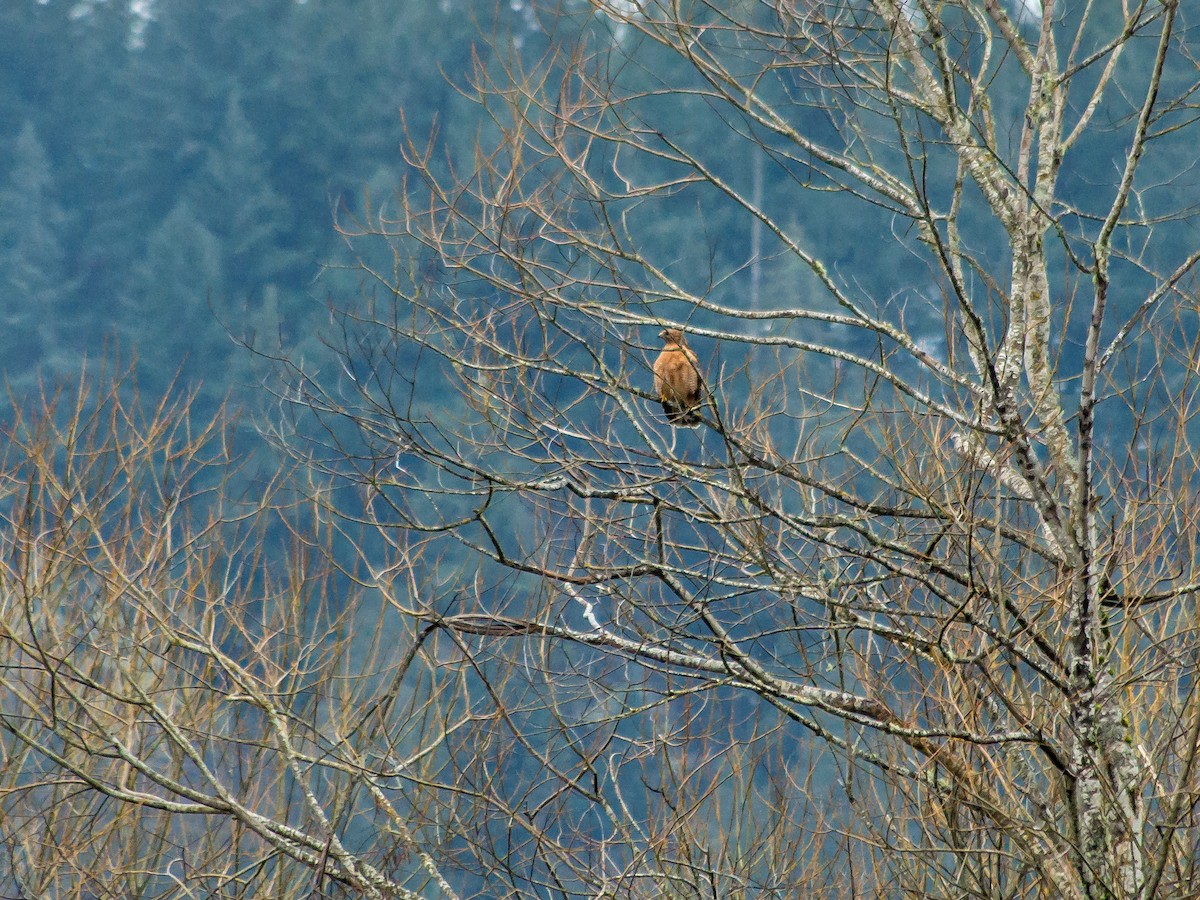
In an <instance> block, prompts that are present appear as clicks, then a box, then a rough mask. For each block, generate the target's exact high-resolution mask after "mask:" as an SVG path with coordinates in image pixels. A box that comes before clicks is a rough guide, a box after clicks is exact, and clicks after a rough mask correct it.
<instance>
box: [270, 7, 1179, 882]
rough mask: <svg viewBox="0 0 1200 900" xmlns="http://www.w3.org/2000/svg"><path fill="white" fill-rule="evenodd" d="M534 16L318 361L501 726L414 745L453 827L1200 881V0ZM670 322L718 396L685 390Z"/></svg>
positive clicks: (390, 570)
mask: <svg viewBox="0 0 1200 900" xmlns="http://www.w3.org/2000/svg"><path fill="white" fill-rule="evenodd" d="M534 8H535V9H536V8H537V7H536V5H535V7H534ZM541 12H542V14H543V17H542V19H541V22H542V25H543V28H544V33H543V36H544V37H545V45H544V53H543V55H542V56H540V57H539V58H538V59H537V60H536V62H534V63H529V62H527V60H528V55H526V56H524V57H520V56H510V57H509V60H510V62H509V64H508V65H506V66H497V65H492V66H490V67H487V68H484V67H481V68H480V69H479V70H478V71H476V72H475V73H474V75H473V78H472V80H471V85H470V90H472V91H473V92H474V93H475V94H476V96H477V97H478V99H479V101H480V102H481V103H482V104H484V106H485V107H486V109H487V110H488V111H489V112H490V114H491V115H492V121H493V122H494V124H495V128H494V132H493V135H492V137H485V138H483V139H482V142H481V145H480V149H479V151H478V153H477V155H476V157H475V158H474V160H472V161H469V162H468V163H466V164H464V162H463V161H462V160H461V159H455V158H453V157H442V156H441V155H440V154H439V153H438V152H437V149H436V146H435V145H432V144H431V145H428V146H427V145H425V144H424V143H423V142H422V141H421V140H419V139H418V138H417V137H416V136H414V139H413V142H412V143H411V144H410V145H409V146H408V148H407V157H408V161H409V163H410V164H411V165H412V167H413V168H414V169H415V170H416V172H417V173H418V174H419V176H420V177H419V178H418V179H414V183H413V184H412V185H409V186H407V187H406V188H405V190H404V192H403V194H402V201H403V206H402V214H401V215H398V216H397V215H389V214H388V213H387V210H386V208H381V209H380V210H379V211H377V212H376V213H373V214H368V215H367V216H365V217H364V218H362V219H360V220H359V221H356V222H354V223H349V222H344V223H343V226H344V228H345V231H346V233H347V234H348V235H349V236H350V239H351V243H352V245H355V246H358V247H359V248H361V251H362V257H361V258H362V265H363V268H364V270H365V271H366V272H367V273H368V274H369V275H370V276H371V277H372V278H373V279H375V280H376V283H377V284H378V285H379V290H377V291H376V296H375V297H374V299H373V300H371V301H369V302H366V301H364V302H362V303H354V304H345V305H343V307H342V309H341V316H340V318H339V320H338V321H339V322H340V323H341V332H340V338H339V340H340V341H341V351H340V352H341V355H342V357H343V362H342V365H341V366H340V367H339V369H338V370H337V371H336V375H335V376H334V377H329V378H322V377H321V375H320V374H318V373H315V372H311V371H307V370H305V369H304V367H302V366H299V365H297V366H296V367H295V371H294V375H295V377H296V379H297V380H298V382H299V383H300V384H302V385H303V388H302V389H303V392H304V398H305V403H306V404H307V405H308V406H309V408H311V409H312V410H313V411H314V412H315V413H316V414H317V416H318V418H319V420H320V421H322V422H324V423H325V424H326V426H327V428H328V431H327V434H328V435H329V436H330V437H331V441H330V443H329V444H328V445H326V447H325V451H327V452H322V451H321V450H319V449H314V451H313V454H312V458H313V459H314V460H320V461H321V462H323V463H324V464H325V465H328V466H329V467H330V469H331V470H332V471H334V472H335V473H336V475H337V476H338V477H345V478H349V479H351V480H352V481H356V482H358V483H359V484H361V485H363V487H364V490H365V491H366V492H367V493H366V496H365V498H364V500H363V507H362V510H361V511H359V510H358V509H357V507H355V506H354V505H350V506H345V507H343V509H342V513H343V514H344V515H347V516H357V517H359V520H360V521H365V523H366V524H368V525H369V526H371V527H373V528H375V529H376V531H377V533H378V538H379V540H380V541H381V542H383V544H386V546H387V548H388V549H389V550H390V562H389V563H388V564H386V565H385V564H383V563H382V562H381V559H382V557H380V556H378V555H374V556H373V554H372V553H368V552H364V553H363V557H362V561H363V565H365V566H371V567H372V571H374V572H375V573H376V582H375V583H376V584H377V586H378V587H379V589H380V590H381V591H382V592H383V594H384V596H386V597H387V599H388V600H389V602H390V603H392V604H393V605H394V606H395V607H396V608H397V609H400V610H402V611H403V613H404V614H405V615H406V616H410V617H413V618H414V619H416V620H419V621H423V622H426V623H428V627H429V628H430V629H434V630H436V631H438V632H439V633H441V634H442V635H444V637H445V639H446V640H447V641H448V646H453V648H454V650H453V652H452V653H449V654H448V655H447V656H446V657H444V659H443V663H444V670H443V671H444V672H446V673H447V674H445V675H443V676H442V677H445V678H451V677H454V678H466V679H467V681H464V690H465V691H466V690H470V691H471V692H472V695H473V697H472V702H473V703H474V704H477V706H476V707H475V708H476V710H477V715H478V716H479V722H481V723H485V724H486V727H480V728H478V729H477V730H473V731H471V740H470V741H469V742H464V743H461V744H459V743H455V748H456V749H455V751H454V752H452V753H451V754H450V757H449V758H450V759H452V760H454V761H455V763H454V765H453V766H450V764H449V763H447V768H446V769H445V770H443V772H442V773H441V780H440V781H439V782H438V783H436V784H434V785H424V786H423V787H424V788H425V789H427V790H430V791H431V796H432V797H434V798H436V800H437V802H436V804H435V805H434V807H433V808H436V809H437V810H438V811H437V812H436V813H435V812H430V813H429V815H430V816H431V819H432V820H436V821H438V822H439V823H442V825H443V826H444V827H445V828H446V829H447V834H450V835H455V836H456V837H457V840H459V841H462V842H464V843H465V844H466V845H467V846H466V847H464V848H461V849H458V850H455V851H454V854H455V855H453V858H455V860H456V863H457V864H461V865H466V863H465V862H461V860H460V856H461V857H462V858H463V859H469V860H471V861H472V862H471V865H475V866H478V867H479V871H480V872H481V874H482V873H486V878H488V879H490V880H491V881H492V883H493V884H495V883H507V884H509V885H510V887H509V890H512V891H514V892H516V891H519V890H530V891H531V892H535V893H536V891H537V890H542V891H547V892H551V893H553V892H556V891H560V890H561V891H564V892H566V893H569V894H576V893H578V894H580V895H597V896H631V895H636V896H661V895H668V896H676V895H677V896H745V895H750V894H759V893H766V894H769V895H778V896H797V895H800V894H802V892H813V891H816V892H819V893H821V894H822V895H831V896H835V895H836V896H862V895H871V894H878V895H888V896H897V895H901V894H903V895H905V896H945V897H968V896H969V897H1012V896H1043V897H1088V898H1099V897H1127V898H1133V897H1144V898H1148V897H1178V896H1187V895H1191V894H1194V893H1196V892H1197V891H1198V890H1200V882H1198V880H1197V878H1198V876H1197V873H1196V866H1195V861H1196V859H1197V858H1200V856H1198V850H1200V848H1198V845H1197V838H1198V836H1200V833H1198V832H1197V822H1196V820H1195V815H1194V812H1193V806H1194V798H1195V796H1196V794H1195V792H1196V790H1197V786H1198V782H1197V777H1196V772H1195V762H1196V750H1197V742H1198V741H1200V706H1198V702H1200V697H1198V696H1197V694H1196V690H1195V679H1194V675H1193V671H1194V666H1195V659H1196V636H1195V630H1194V626H1195V616H1194V614H1193V604H1194V592H1195V590H1196V588H1197V585H1198V584H1200V581H1198V573H1197V568H1196V564H1197V559H1196V548H1195V540H1194V537H1193V530H1194V522H1195V518H1196V515H1197V512H1198V508H1197V503H1196V496H1195V486H1194V481H1195V475H1196V455H1195V450H1194V446H1193V443H1192V441H1193V432H1194V428H1193V426H1192V420H1193V417H1194V415H1195V412H1196V405H1195V403H1196V401H1195V399H1194V398H1195V393H1196V387H1197V381H1196V375H1195V372H1196V357H1197V354H1196V343H1197V337H1196V334H1197V319H1196V307H1195V303H1194V302H1193V300H1192V297H1191V293H1190V289H1191V285H1192V280H1191V272H1192V269H1193V267H1194V265H1195V263H1196V260H1197V252H1196V250H1195V242H1194V238H1193V237H1191V235H1192V234H1193V230H1192V229H1193V228H1194V224H1193V221H1194V219H1193V216H1194V210H1193V207H1192V205H1191V198H1190V194H1191V191H1192V189H1194V188H1195V186H1196V182H1195V177H1194V174H1193V168H1194V153H1192V152H1190V150H1188V149H1187V147H1186V141H1187V140H1188V138H1187V136H1186V135H1187V131H1188V128H1189V126H1190V125H1191V123H1192V118H1193V112H1194V96H1195V91H1196V88H1197V81H1196V78H1195V66H1194V55H1193V48H1192V46H1191V43H1190V38H1191V33H1190V31H1189V25H1188V23H1187V22H1186V21H1185V19H1184V18H1183V17H1184V15H1185V12H1184V11H1183V10H1182V9H1181V7H1180V4H1178V3H1177V2H1169V0H1168V2H1159V0H1154V2H1133V0H1129V2H1124V3H1122V4H1120V5H1119V8H1118V5H1117V4H1100V3H1091V2H1080V3H1072V4H1066V3H1062V2H1054V0H1046V2H1044V3H1042V4H1036V3H1029V2H1024V3H1018V4H1006V3H1003V2H1000V0H954V2H939V3H934V2H927V0H908V2H901V0H857V2H841V0H837V2H782V0H780V2H761V3H758V2H740V3H708V2H702V0H697V2H689V3H680V2H616V0H611V2H600V0H597V2H593V3H592V4H590V5H589V6H587V7H586V8H583V4H564V5H563V7H562V8H556V9H553V10H551V9H548V8H547V9H544V10H541ZM532 40H533V38H532V37H529V41H532ZM526 46H527V48H528V46H530V44H529V43H528V42H527V44H526ZM523 60H524V61H523ZM464 89H467V88H464ZM381 248H383V252H381ZM386 248H390V249H391V253H392V254H393V255H392V256H391V257H390V262H380V260H387V259H388V257H387V255H386ZM747 297H749V298H750V299H749V300H747V299H746V298H747ZM664 326H670V327H679V328H683V329H685V330H686V331H687V333H688V335H689V337H690V340H691V344H692V346H693V347H694V348H695V349H696V350H697V352H698V353H699V354H700V357H701V366H702V368H703V369H704V372H703V374H704V376H705V379H706V391H707V405H706V407H705V409H704V410H703V415H704V419H705V426H704V428H703V429H702V432H701V433H700V435H699V436H693V435H692V433H690V432H685V431H683V430H680V431H675V430H673V429H672V428H670V427H669V426H667V425H666V424H665V423H664V422H663V421H662V419H661V416H660V415H659V414H658V412H657V410H656V405H655V404H654V402H653V401H654V399H655V398H654V397H653V396H652V395H651V393H650V384H651V380H650V377H649V371H648V365H649V361H650V360H651V359H652V358H653V354H654V353H655V352H656V341H655V340H654V339H653V335H654V334H656V333H657V331H658V330H659V329H660V328H662V327H664ZM456 407H457V408H458V409H460V410H464V411H462V412H461V413H455V412H454V409H455V408H456ZM351 425H352V426H353V430H352V431H351V430H347V429H348V426H351ZM380 546H381V545H373V546H372V551H373V553H375V554H377V553H379V552H381V551H380V549H379V547H380ZM401 573H403V574H404V576H405V577H403V578H401V577H400V575H401ZM449 673H453V675H451V674H449ZM465 673H470V674H469V676H468V675H467V674H465ZM467 682H469V683H470V687H469V688H468V687H467V686H466V685H467ZM460 737H461V735H460ZM452 743H454V742H452ZM468 748H470V752H468ZM431 802H432V801H431ZM452 823H453V824H452ZM522 886H523V887H522Z"/></svg>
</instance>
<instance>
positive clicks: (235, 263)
mask: <svg viewBox="0 0 1200 900" xmlns="http://www.w3.org/2000/svg"><path fill="white" fill-rule="evenodd" d="M191 193H192V195H193V197H194V198H195V208H196V210H197V211H198V214H199V215H200V217H201V219H202V221H203V222H204V224H205V225H206V226H207V227H208V229H209V230H210V231H211V232H212V234H213V235H215V236H216V237H217V239H218V240H220V241H221V243H222V245H223V249H224V253H225V258H226V261H227V269H226V271H227V274H228V277H229V286H230V288H231V290H233V291H235V292H236V293H242V292H247V291H249V292H257V291H260V290H261V289H262V287H263V286H264V285H266V284H268V283H270V282H274V281H276V280H278V279H279V278H281V277H283V276H285V274H286V273H287V272H288V270H289V269H290V268H291V267H292V266H294V265H295V262H296V254H295V253H294V252H292V251H291V250H289V249H288V248H286V247H284V246H283V241H284V234H285V233H286V232H287V231H288V227H287V224H288V220H289V218H290V216H289V210H288V205H287V203H286V202H285V201H284V199H283V198H282V197H281V196H280V195H279V194H278V193H277V192H276V191H275V190H274V188H272V186H271V177H270V166H269V163H268V155H267V149H266V147H265V146H264V144H263V142H262V141H261V140H260V139H259V137H258V135H257V134H256V133H255V129H254V126H253V125H252V124H251V122H250V120H249V119H248V118H247V117H246V114H245V112H244V110H243V109H242V104H241V100H240V96H239V93H238V91H236V90H235V91H233V92H232V93H231V94H230V95H229V98H228V102H227V104H226V108H225V119H224V121H223V122H222V124H221V128H220V131H219V132H218V134H217V138H216V140H215V141H213V142H212V143H211V144H210V145H209V148H208V152H207V154H206V157H205V161H204V168H203V170H202V172H201V174H200V177H199V178H198V179H197V180H196V181H195V182H193V185H192V192H191Z"/></svg>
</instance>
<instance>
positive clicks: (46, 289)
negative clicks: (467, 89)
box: [0, 0, 533, 406]
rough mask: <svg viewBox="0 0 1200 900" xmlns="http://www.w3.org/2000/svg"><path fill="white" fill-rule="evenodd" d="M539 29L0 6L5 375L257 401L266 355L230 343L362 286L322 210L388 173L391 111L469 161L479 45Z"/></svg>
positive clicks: (351, 15)
mask: <svg viewBox="0 0 1200 900" xmlns="http://www.w3.org/2000/svg"><path fill="white" fill-rule="evenodd" d="M532 25H533V23H532V20H531V19H529V17H528V16H527V15H523V14H522V13H521V11H520V10H516V11H514V10H513V9H512V8H511V6H510V5H509V4H507V3H506V4H504V5H503V6H502V7H500V8H499V11H498V12H497V11H496V10H493V9H492V8H491V7H490V6H489V5H487V4H464V3H461V2H445V0H443V2H431V0H414V2H399V3H398V2H395V0H333V2H331V0H308V2H296V0H256V2H252V3H246V2H244V0H213V2H204V3H194V2H191V0H187V2H179V0H157V2H154V3H153V4H149V5H143V7H142V11H141V12H137V11H131V10H130V8H129V5H128V4H127V3H125V2H123V0H122V2H118V0H83V2H79V0H70V2H62V0H50V2H37V0H8V2H6V3H4V4H0V72H2V75H0V303H2V304H3V306H2V309H3V329H2V330H0V358H2V359H3V363H2V368H3V373H4V375H5V377H6V379H7V381H8V384H9V387H10V388H11V389H12V390H13V392H14V393H15V395H16V396H17V397H20V396H21V395H23V394H25V393H27V392H29V391H31V390H33V389H34V388H36V387H37V385H38V384H39V382H44V383H49V382H61V381H70V380H72V379H74V378H75V377H76V376H77V373H78V371H79V369H80V368H81V366H83V365H85V360H87V359H90V360H92V361H93V362H95V361H96V360H97V359H98V358H100V357H103V356H110V357H111V356H112V355H114V354H115V355H119V357H120V358H121V359H123V360H124V361H126V362H132V361H134V360H136V365H137V369H138V381H139V384H140V387H141V389H142V391H143V392H145V393H148V394H150V395H153V394H154V393H156V392H160V391H161V390H162V389H163V388H164V387H166V386H167V385H168V384H170V383H172V382H174V381H178V382H179V383H181V384H184V385H186V386H187V387H188V388H189V389H196V390H199V391H200V402H201V403H202V404H203V405H205V406H207V405H211V404H212V403H215V402H217V401H218V400H220V399H222V398H223V397H225V396H227V395H228V396H230V397H231V398H232V399H233V400H234V402H235V403H238V404H241V405H252V403H253V394H252V391H253V387H254V386H255V385H256V384H258V383H259V381H260V380H261V377H262V374H263V373H262V367H263V360H262V359H261V358H259V357H256V356H255V355H254V354H252V353H249V352H247V351H246V350H245V349H244V348H243V347H241V346H239V343H238V341H237V340H235V338H244V339H253V340H255V341H257V342H258V343H260V344H262V343H263V342H264V341H265V344H266V346H278V345H279V344H280V342H282V344H283V345H285V346H287V347H288V348H289V349H290V350H296V349H297V348H301V349H302V345H303V344H304V342H305V341H306V340H309V339H311V338H312V337H313V336H314V335H315V334H316V333H317V332H318V331H319V329H320V326H321V323H323V322H325V321H327V313H326V309H325V307H326V301H327V299H328V298H329V297H330V296H331V295H333V294H344V293H353V292H354V291H357V290H359V287H358V278H357V276H356V275H355V274H354V272H353V271H352V270H347V269H346V268H345V265H346V263H348V262H349V261H350V259H351V256H350V251H349V250H348V249H347V246H346V244H345V242H344V241H343V239H342V238H341V237H340V236H339V234H338V231H337V229H336V227H335V224H334V223H335V220H336V219H338V218H341V217H352V216H353V215H354V214H355V213H356V212H357V211H358V210H359V209H360V208H361V206H362V204H363V203H364V202H365V198H366V197H368V196H374V197H376V198H381V199H386V197H387V195H388V194H389V193H390V192H391V191H393V190H394V189H395V188H396V186H397V185H399V184H400V181H401V178H402V160H401V154H400V150H399V148H400V143H401V140H402V137H403V127H404V124H403V123H406V124H407V127H408V128H409V129H410V130H411V132H412V133H414V134H418V135H421V136H422V137H427V136H428V135H429V134H430V130H431V129H432V128H433V127H434V125H435V122H436V125H437V129H438V134H439V135H440V136H441V138H442V139H443V140H444V141H445V142H446V144H447V145H448V146H452V147H461V148H463V149H464V151H467V152H469V150H470V148H471V146H472V144H473V141H474V138H475V136H476V133H477V130H478V128H479V127H480V125H481V116H480V111H479V110H478V108H477V107H476V106H475V105H473V104H472V103H470V102H469V101H467V100H466V99H464V97H463V96H462V95H461V94H460V93H459V91H458V90H457V87H460V86H462V84H463V83H465V79H466V76H467V74H468V73H469V71H470V67H471V60H472V54H478V55H482V57H483V58H485V59H486V57H487V54H488V53H489V52H490V48H489V46H488V43H487V42H486V41H485V40H484V38H486V37H488V36H489V35H492V34H493V33H503V34H505V35H506V37H504V38H502V40H504V41H506V42H509V41H511V38H512V36H513V35H516V36H517V38H518V40H519V35H520V34H521V33H522V32H523V31H527V30H529V29H530V28H531V27H532ZM456 83H457V84H456ZM401 110H403V115H404V119H403V123H402V116H401ZM322 273H325V274H324V275H322Z"/></svg>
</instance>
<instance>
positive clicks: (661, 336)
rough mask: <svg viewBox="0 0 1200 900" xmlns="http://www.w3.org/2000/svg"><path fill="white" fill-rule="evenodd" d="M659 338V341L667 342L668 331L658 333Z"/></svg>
mask: <svg viewBox="0 0 1200 900" xmlns="http://www.w3.org/2000/svg"><path fill="white" fill-rule="evenodd" d="M658 337H659V340H663V341H665V340H666V339H667V329H665V328H664V329H663V330H662V331H660V332H659V333H658Z"/></svg>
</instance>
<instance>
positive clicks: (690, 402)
mask: <svg viewBox="0 0 1200 900" xmlns="http://www.w3.org/2000/svg"><path fill="white" fill-rule="evenodd" d="M658 336H659V337H660V338H662V339H663V341H665V342H666V346H665V347H663V351H662V353H660V354H658V359H656V360H655V361H654V391H655V393H656V394H658V398H659V400H661V401H662V407H663V412H665V413H666V414H667V421H668V422H670V423H671V424H672V425H687V426H689V427H694V426H696V425H699V424H700V416H699V415H697V413H696V408H697V407H698V406H699V405H700V399H701V392H700V368H699V365H698V363H697V362H696V354H695V353H693V352H692V349H691V348H690V347H689V346H688V345H687V342H686V341H685V340H684V339H683V332H682V331H680V330H679V329H677V328H667V329H664V330H663V331H661V332H659V334H658Z"/></svg>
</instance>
